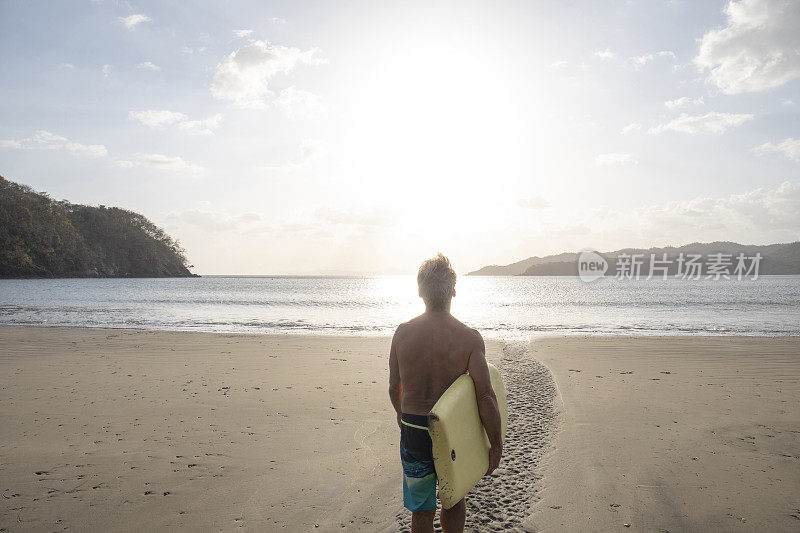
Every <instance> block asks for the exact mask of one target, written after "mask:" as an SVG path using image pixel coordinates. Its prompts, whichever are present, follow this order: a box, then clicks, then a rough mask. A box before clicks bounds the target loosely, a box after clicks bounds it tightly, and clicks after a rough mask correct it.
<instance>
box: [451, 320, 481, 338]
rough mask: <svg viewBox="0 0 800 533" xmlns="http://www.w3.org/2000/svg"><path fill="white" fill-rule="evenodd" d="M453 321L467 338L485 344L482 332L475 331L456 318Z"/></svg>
mask: <svg viewBox="0 0 800 533" xmlns="http://www.w3.org/2000/svg"><path fill="white" fill-rule="evenodd" d="M453 320H454V321H455V322H456V324H457V326H458V329H459V331H460V332H461V333H463V334H464V336H466V337H468V338H470V339H471V340H474V341H476V342H477V341H481V342H483V336H482V335H481V333H480V331H478V330H477V329H475V328H473V327H470V326H468V325H466V324H464V323H463V322H461V321H460V320H458V319H457V318H455V317H453Z"/></svg>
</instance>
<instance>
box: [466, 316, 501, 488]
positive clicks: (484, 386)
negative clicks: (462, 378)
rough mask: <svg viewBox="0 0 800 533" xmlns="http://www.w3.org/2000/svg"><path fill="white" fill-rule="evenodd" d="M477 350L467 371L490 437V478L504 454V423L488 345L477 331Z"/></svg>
mask: <svg viewBox="0 0 800 533" xmlns="http://www.w3.org/2000/svg"><path fill="white" fill-rule="evenodd" d="M475 334H476V335H477V337H478V338H477V340H476V345H475V348H474V349H473V350H472V354H470V356H469V364H468V366H467V369H468V370H469V375H470V377H472V381H473V383H475V397H476V399H477V400H478V413H479V414H480V416H481V422H483V427H484V429H485V430H486V435H487V436H488V437H489V445H490V448H489V469H488V470H487V471H486V475H487V476H488V475H489V474H491V473H492V472H494V469H495V468H497V465H499V464H500V456H501V455H502V454H503V436H502V431H503V430H502V422H501V421H500V409H499V408H498V407H497V396H495V394H494V389H492V380H491V377H490V376H489V367H488V366H486V345H485V344H484V342H483V337H481V334H480V333H478V332H477V331H476V332H475Z"/></svg>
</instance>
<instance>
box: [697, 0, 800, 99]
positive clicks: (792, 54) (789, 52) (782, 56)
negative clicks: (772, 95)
mask: <svg viewBox="0 0 800 533" xmlns="http://www.w3.org/2000/svg"><path fill="white" fill-rule="evenodd" d="M725 14H726V15H727V26H725V27H724V28H722V29H718V30H711V31H709V32H707V33H706V34H705V35H703V38H702V40H701V42H700V50H699V52H698V54H697V57H695V59H694V63H695V65H697V67H698V68H699V69H700V70H701V71H703V72H707V73H708V78H707V81H708V82H710V83H712V84H713V85H715V86H717V87H718V88H719V89H720V90H721V91H722V92H724V93H726V94H739V93H744V92H758V91H764V90H767V89H771V88H774V87H780V86H781V85H783V84H785V83H787V82H789V81H791V80H793V79H795V78H797V77H800V2H797V1H795V0H789V1H786V0H741V1H738V2H736V1H731V2H729V3H728V5H727V7H725Z"/></svg>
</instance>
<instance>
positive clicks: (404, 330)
mask: <svg viewBox="0 0 800 533" xmlns="http://www.w3.org/2000/svg"><path fill="white" fill-rule="evenodd" d="M417 318H419V317H417ZM417 318H412V319H411V320H407V321H405V322H403V323H402V324H400V325H399V326H397V329H395V330H394V337H395V339H397V338H400V337H402V336H403V335H406V334H408V332H409V331H410V330H412V329H413V328H414V322H415V321H416V320H417Z"/></svg>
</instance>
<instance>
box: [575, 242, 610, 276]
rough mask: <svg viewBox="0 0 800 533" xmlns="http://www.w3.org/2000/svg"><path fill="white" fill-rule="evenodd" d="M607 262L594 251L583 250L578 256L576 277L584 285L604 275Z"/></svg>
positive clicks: (606, 269)
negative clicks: (578, 277)
mask: <svg viewBox="0 0 800 533" xmlns="http://www.w3.org/2000/svg"><path fill="white" fill-rule="evenodd" d="M606 271H608V261H606V260H605V258H603V256H602V255H600V254H598V253H597V252H595V251H594V250H584V251H582V252H581V253H580V254H578V276H580V278H581V281H585V282H586V283H589V282H592V281H595V280H597V279H600V278H602V277H603V276H605V275H606Z"/></svg>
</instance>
